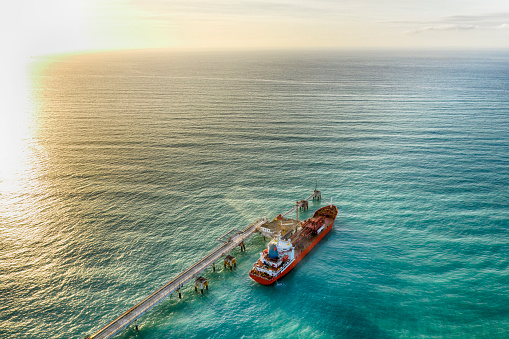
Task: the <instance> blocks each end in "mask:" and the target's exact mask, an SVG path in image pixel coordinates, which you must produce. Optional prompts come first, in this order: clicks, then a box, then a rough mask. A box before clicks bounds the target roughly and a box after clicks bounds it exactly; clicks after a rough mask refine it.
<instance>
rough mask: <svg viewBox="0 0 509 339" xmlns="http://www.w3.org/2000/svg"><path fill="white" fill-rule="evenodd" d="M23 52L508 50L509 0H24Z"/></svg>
mask: <svg viewBox="0 0 509 339" xmlns="http://www.w3.org/2000/svg"><path fill="white" fill-rule="evenodd" d="M2 7H3V8H2V11H1V13H2V14H0V20H1V23H0V25H1V26H0V29H1V33H0V34H1V37H2V40H4V44H3V45H4V46H11V48H12V52H14V53H16V54H18V55H20V56H37V55H42V54H51V53H61V52H73V51H82V50H115V49H135V48H175V49H181V48H184V49H246V48H247V49H279V48H283V49H284V48H509V1H507V0H425V1H424V0H231V1H230V0H16V1H9V2H4V3H3V4H2Z"/></svg>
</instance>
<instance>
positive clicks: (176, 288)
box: [85, 189, 321, 339]
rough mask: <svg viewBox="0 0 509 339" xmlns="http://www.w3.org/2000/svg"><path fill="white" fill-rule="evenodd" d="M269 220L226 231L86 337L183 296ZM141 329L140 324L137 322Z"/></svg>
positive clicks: (105, 334) (110, 332) (102, 335)
mask: <svg viewBox="0 0 509 339" xmlns="http://www.w3.org/2000/svg"><path fill="white" fill-rule="evenodd" d="M318 197H321V195H320V191H317V190H316V189H315V191H314V193H313V194H311V195H310V196H309V197H308V198H307V199H305V201H306V202H307V201H308V200H310V199H311V198H313V199H317V198H318ZM302 201H304V200H301V202H297V205H296V206H295V207H294V208H292V209H291V210H290V211H288V212H286V213H285V214H284V215H287V214H289V213H291V212H293V211H294V210H296V211H297V213H298V209H299V207H300V206H301V204H302ZM266 222H267V219H266V218H265V217H264V218H261V219H259V220H257V221H256V222H254V223H253V224H251V225H249V226H248V227H246V228H245V229H244V230H232V231H230V232H228V233H226V234H225V235H224V236H222V237H220V238H219V239H218V240H219V241H221V242H223V244H222V245H220V246H219V247H217V248H216V249H214V250H213V251H211V252H210V253H209V254H207V255H206V256H205V257H203V258H202V259H201V260H200V261H198V262H197V263H195V264H194V265H193V266H191V267H189V268H188V269H187V270H185V271H184V272H182V273H180V274H179V275H178V276H176V277H175V278H173V279H172V280H170V281H169V282H168V283H166V284H165V285H164V286H163V287H161V288H159V289H158V290H157V291H155V292H154V293H152V294H151V295H149V296H148V297H146V298H145V299H144V300H142V301H141V302H140V303H138V304H137V305H135V306H133V307H131V308H130V309H128V310H127V311H126V312H124V313H123V314H121V315H120V316H118V317H117V318H116V319H115V320H113V321H111V322H110V323H108V324H106V325H105V326H103V327H102V328H101V329H100V330H98V331H97V332H95V333H94V334H91V335H88V336H86V337H85V339H106V338H111V337H113V336H114V335H116V334H117V333H118V332H120V331H122V330H123V329H124V328H126V327H127V326H129V325H130V324H132V323H133V322H135V321H136V320H137V319H138V318H139V317H141V316H142V315H143V314H145V313H146V312H148V311H150V310H151V309H152V308H153V307H154V306H156V305H157V304H159V303H160V302H161V301H163V300H164V299H165V298H166V297H168V296H169V295H171V294H172V293H173V292H177V293H178V294H179V297H180V296H181V293H180V289H181V288H182V287H183V286H184V284H185V283H186V282H188V281H190V280H191V279H194V278H195V277H198V276H199V274H200V273H201V272H202V271H203V270H205V269H206V268H207V267H209V266H212V267H213V268H214V270H215V263H216V262H217V261H218V260H219V259H220V258H221V257H224V256H226V255H228V253H229V252H230V251H232V250H233V249H235V248H236V247H237V246H241V248H245V245H244V241H245V240H246V239H247V238H249V237H250V236H251V235H252V234H253V233H254V232H256V231H259V229H260V227H261V226H262V225H264V224H265V223H266ZM136 328H137V325H136Z"/></svg>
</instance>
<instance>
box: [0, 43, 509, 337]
mask: <svg viewBox="0 0 509 339" xmlns="http://www.w3.org/2000/svg"><path fill="white" fill-rule="evenodd" d="M30 81H31V84H32V87H31V92H30V98H29V99H30V102H31V104H32V106H33V108H32V110H31V111H30V114H28V115H27V116H28V118H27V119H28V120H27V121H28V123H29V126H30V128H29V129H28V134H27V135H28V136H25V137H23V138H22V140H23V144H22V146H20V152H19V159H18V158H16V159H17V160H16V161H17V166H16V167H15V169H16V170H15V171H10V172H7V171H6V172H5V173H10V176H8V177H4V178H1V179H2V182H1V184H2V185H1V187H2V190H1V192H0V193H1V195H0V265H1V266H0V324H1V325H0V337H2V338H42V337H45V338H47V337H50V338H82V337H84V336H85V335H86V334H90V333H92V332H93V331H94V330H96V329H98V328H99V327H101V326H102V325H104V324H106V323H107V322H109V321H110V320H112V319H113V318H115V317H116V316H117V315H119V314H120V313H122V312H123V311H125V310H127V309H128V308H129V307H131V306H132V305H134V304H135V303H136V302H138V301H140V300H141V299H143V298H144V297H145V296H147V295H148V294H150V293H151V292H152V291H154V290H155V289H157V288H158V287H160V286H161V285H162V284H164V283H165V282H166V281H168V280H170V279H171V278H172V277H173V276H175V275H177V274H178V273H179V272H180V271H182V270H184V269H185V268H187V267H188V266H190V265H191V264H192V263H193V262H194V261H195V260H196V259H198V258H200V257H201V256H203V255H204V254H206V253H207V252H208V251H209V250H211V249H212V248H214V247H215V246H217V242H216V241H215V239H217V237H219V236H220V235H222V234H223V233H225V232H227V231H229V230H230V229H232V228H241V227H246V226H247V225H249V224H250V223H251V222H253V221H254V220H256V219H258V218H260V217H262V216H263V215H264V214H266V215H267V216H268V217H274V216H275V215H277V214H279V213H280V212H283V211H286V210H288V209H289V208H291V207H292V206H293V205H294V204H295V201H296V200H299V199H302V198H304V197H306V196H308V195H309V194H310V193H311V192H312V190H313V189H314V187H315V184H316V185H318V188H319V189H320V190H321V191H322V192H323V195H324V196H325V198H326V199H328V200H330V199H332V201H333V203H334V204H336V205H337V206H338V208H339V215H338V218H337V219H336V223H335V226H334V228H333V230H332V231H331V233H330V234H329V235H328V236H327V237H326V238H325V239H324V240H323V241H322V242H321V243H320V246H318V247H317V248H315V249H314V250H313V252H311V253H310V255H308V256H307V257H306V258H305V259H304V260H303V261H302V262H301V263H300V264H299V265H298V267H297V268H296V269H294V270H293V271H292V272H291V273H290V274H288V275H287V276H286V277H285V278H284V279H283V280H281V281H280V283H279V284H277V285H275V286H270V287H266V286H261V285H259V284H257V283H255V282H253V281H252V280H251V279H250V278H249V276H248V272H249V270H250V267H251V265H252V263H253V262H254V261H255V260H256V258H257V256H258V252H259V251H261V250H262V249H263V247H264V246H265V243H264V241H263V239H262V238H261V237H260V236H258V235H255V236H253V237H252V238H251V239H250V240H249V241H248V243H247V251H246V252H243V253H241V252H240V251H236V252H234V253H233V254H234V255H236V256H237V261H238V267H237V270H236V271H229V270H228V271H223V270H220V271H219V272H216V273H213V272H211V271H207V272H206V273H205V276H206V277H207V278H208V279H209V283H210V290H209V291H208V293H205V294H204V295H201V294H196V293H195V292H194V288H193V286H192V285H191V284H189V285H188V286H186V288H185V290H184V293H183V299H182V300H178V298H175V297H171V298H170V299H168V300H166V301H164V302H163V303H161V304H160V305H159V306H157V307H156V308H155V309H153V310H152V311H151V312H150V313H148V314H147V315H145V316H144V317H142V318H141V319H140V321H139V326H140V331H139V332H135V331H134V330H133V329H132V328H131V329H128V330H126V331H123V332H122V333H121V335H119V338H168V337H173V338H203V337H211V338H238V337H245V338H258V337H266V338H309V337H316V338H401V337H403V338H406V337H409V338H410V337H412V338H413V337H426V338H429V337H436V338H442V337H447V338H509V334H508V333H509V290H508V285H509V260H508V252H509V222H508V220H509V190H508V187H509V54H507V53H495V52H475V53H473V52H471V53H464V52H463V53H460V52H454V53H453V52H449V53H445V52H437V53H431V52H429V53H422V52H419V53H417V52H415V53H414V52H376V53H375V52H292V53H289V52H265V53H262V52H257V53H253V52H250V53H247V52H243V53H233V52H229V53H226V52H225V53H212V52H207V53H205V52H201V53H198V52H196V53H177V52H129V53H127V52H124V53H111V54H91V55H79V56H70V57H59V58H52V59H41V60H37V61H36V62H35V63H34V64H33V65H32V68H31V77H30ZM323 204H324V202H323V201H322V202H321V203H313V204H311V205H310V207H311V208H310V211H309V214H308V215H310V214H311V213H312V212H313V211H314V209H316V208H318V207H319V206H322V205H323Z"/></svg>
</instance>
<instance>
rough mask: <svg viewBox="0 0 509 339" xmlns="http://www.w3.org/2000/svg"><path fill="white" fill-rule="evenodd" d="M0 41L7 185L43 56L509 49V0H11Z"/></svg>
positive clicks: (1, 152) (2, 164) (1, 139)
mask: <svg viewBox="0 0 509 339" xmlns="http://www.w3.org/2000/svg"><path fill="white" fill-rule="evenodd" d="M0 43H1V44H2V50H1V51H0V183H1V182H2V176H5V175H4V174H5V173H15V170H14V169H16V168H17V165H15V164H19V163H21V160H19V159H18V158H19V157H20V154H22V151H21V149H22V148H23V147H24V146H23V145H24V140H25V139H27V138H29V136H28V135H29V133H28V130H29V126H30V123H29V121H30V119H31V118H30V117H31V116H30V115H29V113H27V112H29V111H30V109H29V107H30V100H27V98H29V97H30V92H29V88H30V86H29V83H28V82H29V76H27V74H28V73H27V67H28V66H27V65H30V63H31V60H33V59H34V58H37V57H39V56H43V55H48V54H57V53H80V52H83V51H103V50H121V49H140V48H150V49H155V48H170V49H176V50H178V49H209V50H210V49H265V50H267V49H294V48H297V49H313V48H341V49H344V48H353V49H359V48H369V49H378V48H384V49H386V48H390V49H394V48H410V49H438V48H447V49H455V48H461V49H483V48H489V49H493V48H497V49H509V0H5V1H3V2H2V4H1V5H0ZM5 159H11V160H12V161H11V163H12V164H13V165H12V166H11V165H9V166H6V163H8V162H6V160H5ZM16 159H18V160H16ZM6 168H7V169H10V170H6ZM2 173H3V174H2Z"/></svg>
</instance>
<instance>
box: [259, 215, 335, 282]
mask: <svg viewBox="0 0 509 339" xmlns="http://www.w3.org/2000/svg"><path fill="white" fill-rule="evenodd" d="M337 214H338V208H337V207H336V206H334V205H328V206H325V207H322V208H320V209H318V210H317V211H316V212H315V213H314V214H313V217H311V218H309V219H307V220H305V221H303V222H297V223H296V225H297V226H296V227H295V228H293V229H291V230H290V231H289V232H285V234H281V232H280V233H279V234H277V235H276V236H275V237H274V238H273V239H272V240H271V241H270V242H269V244H268V246H267V248H266V249H265V250H263V252H261V253H260V258H259V259H258V261H257V262H256V263H255V264H254V265H253V269H252V270H251V272H249V276H250V277H251V278H252V279H253V280H254V281H256V282H259V283H260V284H263V285H270V284H272V283H274V282H275V281H276V280H278V279H281V278H282V277H283V276H285V275H286V274H287V273H288V272H290V271H291V270H292V269H293V268H294V267H295V265H297V264H298V263H299V261H301V260H302V258H304V257H305V256H306V255H307V254H308V253H309V251H311V249H313V247H315V246H316V244H318V243H319V242H320V240H322V239H323V237H324V236H325V235H326V234H327V233H329V231H330V230H331V228H332V225H333V224H334V220H336V216H337ZM282 219H283V218H282V217H281V215H279V216H278V217H277V218H276V219H275V222H282ZM294 222H295V221H294Z"/></svg>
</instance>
